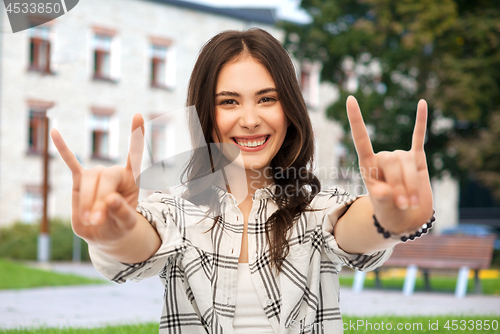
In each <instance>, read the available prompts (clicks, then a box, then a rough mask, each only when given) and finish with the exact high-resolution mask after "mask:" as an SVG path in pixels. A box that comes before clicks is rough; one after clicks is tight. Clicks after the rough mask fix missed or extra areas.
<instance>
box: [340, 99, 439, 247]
mask: <svg viewBox="0 0 500 334" xmlns="http://www.w3.org/2000/svg"><path fill="white" fill-rule="evenodd" d="M347 114H348V118H349V123H350V126H351V132H352V137H353V140H354V146H355V148H356V152H357V154H358V159H359V167H360V172H361V175H362V177H363V181H364V183H365V185H366V188H367V190H368V194H369V195H368V196H367V197H362V198H360V199H358V200H356V201H355V202H354V203H353V205H352V206H353V207H357V208H360V209H361V210H348V211H347V212H346V214H345V215H344V216H343V217H342V218H341V219H340V220H339V222H338V223H337V225H336V226H335V235H336V238H337V240H338V241H339V245H341V247H342V248H343V249H344V250H346V251H348V252H352V253H365V252H369V251H375V250H380V249H384V248H387V247H390V246H391V245H393V244H394V243H396V242H397V241H394V239H385V240H384V238H383V236H382V234H380V233H377V230H376V228H375V227H374V226H373V218H372V217H371V215H373V214H374V215H375V217H376V219H377V221H378V222H379V224H380V225H381V226H382V227H383V229H384V230H385V231H388V232H390V233H392V234H404V233H407V234H411V233H415V232H416V231H417V230H419V228H420V227H421V226H422V225H423V224H424V223H426V222H427V221H428V220H429V219H430V218H431V217H432V215H433V200H432V190H431V183H430V179H429V172H428V170H427V162H426V157H425V152H424V142H425V132H426V126H427V103H426V102H425V101H424V100H420V101H419V103H418V107H417V117H416V122H415V128H414V131H413V139H412V146H411V149H410V150H409V151H402V150H396V151H393V152H387V151H382V152H378V153H374V152H373V148H372V145H371V141H370V137H369V136H368V131H367V129H366V126H365V124H364V122H363V117H362V115H361V111H360V109H359V106H358V103H357V101H356V99H355V98H354V97H353V96H350V97H349V98H348V99H347ZM370 206H371V210H366V208H367V207H370ZM351 219H352V222H354V221H356V223H351ZM343 221H349V223H345V222H343ZM359 224H364V225H365V226H363V227H362V226H360V225H359Z"/></svg>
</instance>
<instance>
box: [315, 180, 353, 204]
mask: <svg viewBox="0 0 500 334" xmlns="http://www.w3.org/2000/svg"><path fill="white" fill-rule="evenodd" d="M352 201H354V198H353V197H352V196H351V194H349V192H347V191H346V190H344V189H342V188H341V187H339V186H333V187H329V188H326V189H322V190H321V191H320V192H319V193H318V194H317V195H316V196H315V197H314V198H313V200H312V201H311V207H312V208H313V209H322V208H323V209H324V208H328V207H330V206H332V205H333V204H341V205H342V204H349V203H350V202H352Z"/></svg>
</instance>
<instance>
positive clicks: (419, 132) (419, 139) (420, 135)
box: [411, 100, 427, 151]
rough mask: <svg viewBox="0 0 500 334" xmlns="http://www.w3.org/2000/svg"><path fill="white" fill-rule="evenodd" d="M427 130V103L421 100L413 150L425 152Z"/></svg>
mask: <svg viewBox="0 0 500 334" xmlns="http://www.w3.org/2000/svg"><path fill="white" fill-rule="evenodd" d="M426 128H427V102H425V100H420V101H419V102H418V106H417V118H416V121H415V128H414V129H413V138H412V143H411V149H412V150H413V151H423V150H424V143H425V130H426Z"/></svg>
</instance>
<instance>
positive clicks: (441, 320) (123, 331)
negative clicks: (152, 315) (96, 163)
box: [0, 315, 500, 334]
mask: <svg viewBox="0 0 500 334" xmlns="http://www.w3.org/2000/svg"><path fill="white" fill-rule="evenodd" d="M343 320H344V333H346V334H350V333H356V334H364V333H378V334H389V333H418V334H426V333H433V334H435V333H447V332H449V333H454V334H470V333H488V334H499V333H500V319H499V317H498V316H455V315H449V316H437V317H436V316H434V317H427V316H412V317H394V316H381V317H348V316H344V317H343ZM454 320H456V321H455V322H453V321H454ZM494 321H496V323H495V322H494ZM368 323H369V324H368ZM486 323H488V325H489V326H490V327H492V323H493V324H494V325H495V324H496V325H495V326H494V328H490V329H489V330H485V329H484V327H485V325H486ZM389 324H390V325H389ZM446 324H448V327H449V329H447V328H446V327H445V326H446ZM454 324H455V325H456V326H457V327H455V329H454V327H452V326H453V325H454ZM479 325H481V327H483V328H482V329H479V328H478V327H479ZM389 326H390V327H391V328H388V327H389ZM398 326H399V328H401V330H398ZM464 326H465V329H460V327H462V328H464ZM472 326H474V327H472ZM405 327H406V329H405ZM377 328H378V329H377ZM410 328H411V329H410ZM0 333H2V334H3V333H5V334H21V333H34V334H108V333H109V334H149V333H150V334H153V333H158V324H157V323H148V324H141V325H128V326H111V327H103V328H91V329H78V328H63V329H57V328H40V329H31V328H26V329H11V330H2V329H0Z"/></svg>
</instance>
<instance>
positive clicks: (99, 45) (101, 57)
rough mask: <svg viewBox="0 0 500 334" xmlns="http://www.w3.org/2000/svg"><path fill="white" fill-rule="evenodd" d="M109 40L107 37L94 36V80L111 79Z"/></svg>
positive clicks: (110, 38) (109, 37)
mask: <svg viewBox="0 0 500 334" xmlns="http://www.w3.org/2000/svg"><path fill="white" fill-rule="evenodd" d="M111 40H112V37H111V36H108V35H100V34H96V35H95V36H94V79H104V80H110V79H111Z"/></svg>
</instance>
